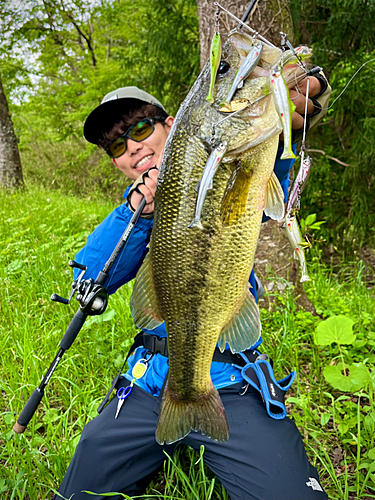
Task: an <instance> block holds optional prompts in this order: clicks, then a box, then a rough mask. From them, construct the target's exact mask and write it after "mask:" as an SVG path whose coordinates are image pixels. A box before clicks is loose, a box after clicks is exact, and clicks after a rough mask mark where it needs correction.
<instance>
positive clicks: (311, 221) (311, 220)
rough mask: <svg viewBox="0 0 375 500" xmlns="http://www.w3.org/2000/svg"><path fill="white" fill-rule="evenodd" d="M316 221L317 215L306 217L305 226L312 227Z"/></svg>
mask: <svg viewBox="0 0 375 500" xmlns="http://www.w3.org/2000/svg"><path fill="white" fill-rule="evenodd" d="M315 221H316V214H310V215H308V216H307V217H306V220H305V224H306V226H311V224H314V222H315Z"/></svg>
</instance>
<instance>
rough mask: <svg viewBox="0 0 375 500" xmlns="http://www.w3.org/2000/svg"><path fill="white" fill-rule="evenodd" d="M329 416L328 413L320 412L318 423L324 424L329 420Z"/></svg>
mask: <svg viewBox="0 0 375 500" xmlns="http://www.w3.org/2000/svg"><path fill="white" fill-rule="evenodd" d="M330 418H331V415H330V414H329V413H322V414H321V415H320V425H322V426H323V425H326V424H328V422H329V419H330Z"/></svg>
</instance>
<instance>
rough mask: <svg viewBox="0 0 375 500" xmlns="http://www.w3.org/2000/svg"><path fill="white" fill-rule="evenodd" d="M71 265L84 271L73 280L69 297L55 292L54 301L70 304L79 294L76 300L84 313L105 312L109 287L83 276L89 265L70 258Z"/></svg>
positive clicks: (52, 298) (93, 314)
mask: <svg viewBox="0 0 375 500" xmlns="http://www.w3.org/2000/svg"><path fill="white" fill-rule="evenodd" d="M69 266H70V267H73V268H76V269H81V271H82V272H81V273H80V275H79V276H78V278H77V279H76V280H74V281H73V284H72V291H71V293H70V296H69V299H64V297H60V296H59V295H57V294H56V293H53V294H52V295H51V300H53V301H54V302H61V304H69V303H70V301H71V300H72V299H73V297H74V296H75V294H77V297H76V300H78V302H79V305H80V309H81V311H82V312H83V313H85V314H88V315H89V316H98V315H99V314H103V313H104V311H105V310H106V308H107V305H108V289H107V288H105V287H104V286H102V285H99V284H97V283H96V282H95V281H94V280H93V279H92V278H90V279H88V280H84V279H83V277H84V275H85V273H86V271H87V267H86V266H84V265H83V264H79V263H78V262H76V261H74V260H70V261H69Z"/></svg>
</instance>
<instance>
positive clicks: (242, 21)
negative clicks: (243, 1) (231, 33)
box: [237, 0, 258, 30]
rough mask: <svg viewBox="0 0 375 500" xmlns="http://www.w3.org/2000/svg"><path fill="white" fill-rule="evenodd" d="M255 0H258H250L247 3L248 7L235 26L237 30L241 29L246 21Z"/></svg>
mask: <svg viewBox="0 0 375 500" xmlns="http://www.w3.org/2000/svg"><path fill="white" fill-rule="evenodd" d="M257 1H258V0H251V2H250V5H249V6H248V8H247V9H246V12H245V14H244V15H243V16H242V18H241V22H240V23H238V26H237V29H238V30H242V27H243V24H244V23H246V20H247V18H248V17H249V15H250V12H251V11H252V10H253V7H254V5H255V4H256V2H257Z"/></svg>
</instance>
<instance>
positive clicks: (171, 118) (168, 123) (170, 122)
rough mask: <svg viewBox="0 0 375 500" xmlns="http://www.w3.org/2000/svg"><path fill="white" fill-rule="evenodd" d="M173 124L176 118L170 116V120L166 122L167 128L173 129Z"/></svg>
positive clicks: (167, 119)
mask: <svg viewBox="0 0 375 500" xmlns="http://www.w3.org/2000/svg"><path fill="white" fill-rule="evenodd" d="M173 122H174V118H173V116H168V118H166V120H165V122H164V123H165V124H166V125H167V127H168V128H169V130H170V129H171V127H172V125H173Z"/></svg>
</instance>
